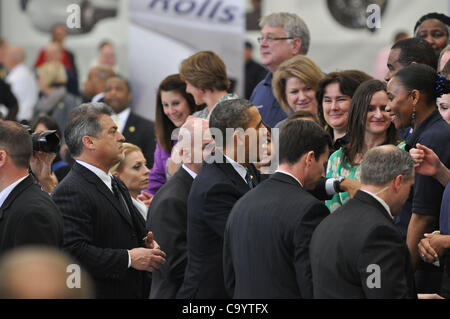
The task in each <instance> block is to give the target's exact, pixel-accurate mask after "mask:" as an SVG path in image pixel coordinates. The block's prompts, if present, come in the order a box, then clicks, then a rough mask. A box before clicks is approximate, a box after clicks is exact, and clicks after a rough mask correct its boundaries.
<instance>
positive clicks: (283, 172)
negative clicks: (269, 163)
mask: <svg viewBox="0 0 450 319" xmlns="http://www.w3.org/2000/svg"><path fill="white" fill-rule="evenodd" d="M275 173H281V174H285V175H289V176H290V177H292V178H293V179H295V180H296V181H297V182H298V183H299V184H300V186H301V187H302V188H303V185H302V183H300V181H299V180H298V178H297V177H295V176H294V175H292V174H291V173H288V172H286V171H283V170H281V169H277V170H276V171H275Z"/></svg>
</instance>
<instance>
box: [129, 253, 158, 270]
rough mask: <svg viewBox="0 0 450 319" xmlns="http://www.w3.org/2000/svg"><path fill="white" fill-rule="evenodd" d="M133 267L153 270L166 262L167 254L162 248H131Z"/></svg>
mask: <svg viewBox="0 0 450 319" xmlns="http://www.w3.org/2000/svg"><path fill="white" fill-rule="evenodd" d="M129 253H130V257H131V267H133V268H134V269H137V270H144V271H150V272H152V271H153V270H155V269H158V268H159V267H160V266H161V264H164V263H165V262H166V259H165V258H164V257H166V254H165V253H164V252H163V251H162V250H160V249H148V248H134V249H131V250H129Z"/></svg>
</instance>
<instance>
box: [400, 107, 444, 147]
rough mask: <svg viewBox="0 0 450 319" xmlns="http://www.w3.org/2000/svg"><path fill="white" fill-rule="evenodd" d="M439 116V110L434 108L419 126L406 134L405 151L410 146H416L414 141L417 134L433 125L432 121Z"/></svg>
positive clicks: (417, 136)
mask: <svg viewBox="0 0 450 319" xmlns="http://www.w3.org/2000/svg"><path fill="white" fill-rule="evenodd" d="M440 118H442V116H441V114H440V113H439V111H438V110H437V109H436V110H434V111H433V112H432V113H431V114H430V115H428V117H427V118H426V119H425V120H423V121H422V122H421V123H420V124H419V126H418V127H417V128H416V129H415V130H414V131H413V132H412V133H411V135H409V136H408V138H407V139H406V145H407V147H406V148H405V150H406V151H409V150H410V149H411V148H413V147H416V142H417V139H418V138H419V136H420V135H421V134H422V133H423V131H425V130H426V129H427V128H428V127H430V126H431V125H433V123H434V122H436V121H438V120H439V119H440Z"/></svg>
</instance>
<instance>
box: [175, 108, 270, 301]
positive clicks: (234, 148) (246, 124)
mask: <svg viewBox="0 0 450 319" xmlns="http://www.w3.org/2000/svg"><path fill="white" fill-rule="evenodd" d="M209 126H210V131H211V134H212V135H213V136H214V140H215V142H216V150H215V154H214V155H211V156H210V157H208V158H206V160H205V162H204V163H203V166H202V168H201V169H200V172H199V174H198V175H197V177H196V178H195V180H194V182H193V183H192V187H191V192H190V194H189V199H188V225H187V229H188V230H187V238H188V264H187V267H186V272H185V275H184V282H183V285H182V286H181V288H180V290H179V291H178V294H177V298H227V297H228V296H227V293H226V291H225V286H224V281H223V269H222V251H223V234H224V230H225V224H226V221H227V218H228V215H229V214H230V211H231V209H232V207H233V205H234V204H235V203H236V201H237V200H238V199H239V198H241V197H242V196H243V195H244V194H245V193H246V192H248V191H249V190H250V187H254V186H255V184H257V183H258V181H259V175H258V173H257V172H256V169H255V168H254V166H253V165H252V164H251V163H252V162H255V161H257V160H258V151H257V150H256V151H252V147H253V146H256V145H258V144H259V142H260V139H258V134H257V133H258V132H259V130H260V129H261V128H263V123H262V120H261V116H260V115H259V112H258V109H257V108H256V107H255V106H254V105H253V104H251V103H250V102H249V101H247V100H244V99H233V100H226V101H222V102H220V103H219V104H218V105H217V106H216V107H215V108H214V110H213V112H212V114H211V118H210V120H209ZM227 128H228V135H227ZM238 128H240V129H243V130H246V131H247V133H250V134H243V130H237V129H238ZM230 129H233V134H232V135H231V134H229V133H230ZM251 133H253V134H251ZM250 146H252V147H250ZM258 148H259V147H258ZM251 177H253V178H251Z"/></svg>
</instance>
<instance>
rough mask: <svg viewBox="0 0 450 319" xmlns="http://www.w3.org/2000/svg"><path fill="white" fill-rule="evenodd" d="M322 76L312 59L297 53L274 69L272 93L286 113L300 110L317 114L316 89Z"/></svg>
mask: <svg viewBox="0 0 450 319" xmlns="http://www.w3.org/2000/svg"><path fill="white" fill-rule="evenodd" d="M322 78H323V75H322V71H320V68H319V67H318V66H317V65H316V64H315V63H314V61H312V60H311V59H309V58H307V57H305V56H303V55H297V56H295V57H293V58H291V59H289V60H287V61H285V62H283V63H282V64H281V65H280V67H279V68H278V69H277V71H275V73H274V75H273V80H272V87H273V93H274V95H275V97H276V98H277V100H278V101H279V102H280V105H281V108H282V109H283V110H284V111H285V112H286V114H291V113H292V112H296V111H300V110H303V111H308V112H310V113H312V114H317V99H316V91H317V87H318V85H319V81H320V80H321V79H322Z"/></svg>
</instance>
